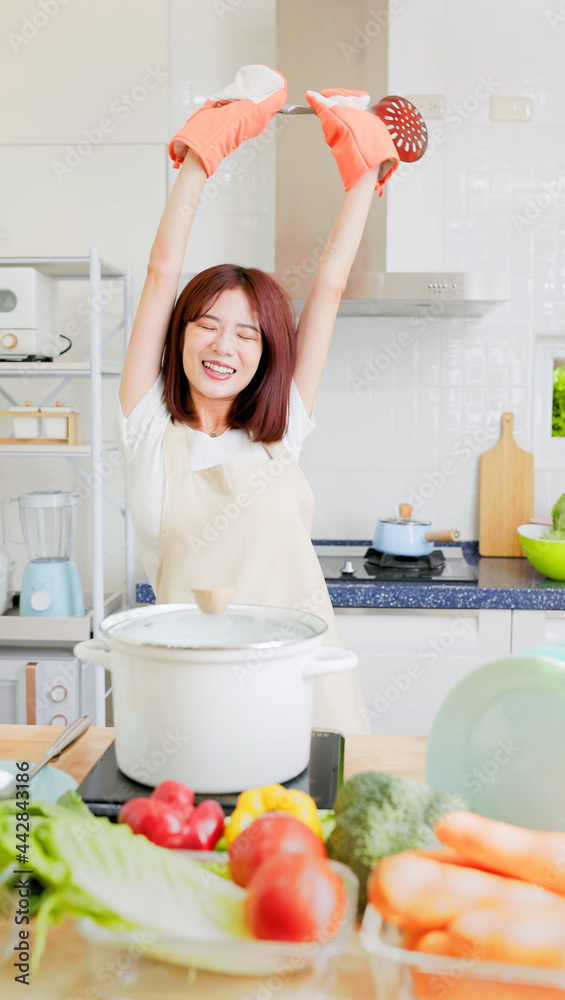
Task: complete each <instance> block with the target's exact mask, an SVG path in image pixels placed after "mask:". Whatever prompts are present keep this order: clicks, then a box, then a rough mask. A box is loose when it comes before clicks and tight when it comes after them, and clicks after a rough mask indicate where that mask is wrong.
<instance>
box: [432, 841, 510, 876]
mask: <svg viewBox="0 0 565 1000" xmlns="http://www.w3.org/2000/svg"><path fill="white" fill-rule="evenodd" d="M412 853H413V854H416V855H417V856H418V857H419V858H431V860H432V861H443V862H444V863H445V862H447V864H450V865H459V867H460V868H476V869H477V870H478V871H481V872H490V874H491V875H500V874H501V872H499V871H495V870H494V869H493V868H490V867H488V866H487V865H481V864H479V863H478V862H476V861H472V860H471V858H467V857H465V855H464V854H461V852H460V851H456V850H455V848H454V847H447V846H446V847H440V848H439V849H438V850H431V849H430V850H426V849H425V848H415V849H414V850H413V852H412Z"/></svg>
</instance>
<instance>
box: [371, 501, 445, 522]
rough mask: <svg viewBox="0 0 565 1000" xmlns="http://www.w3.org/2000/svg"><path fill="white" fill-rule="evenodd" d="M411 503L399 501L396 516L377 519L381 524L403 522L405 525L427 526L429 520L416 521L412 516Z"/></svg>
mask: <svg viewBox="0 0 565 1000" xmlns="http://www.w3.org/2000/svg"><path fill="white" fill-rule="evenodd" d="M412 510H413V507H412V504H409V503H401V504H400V506H399V508H398V517H381V518H379V520H380V521H381V522H382V523H383V524H405V525H418V526H419V527H423V528H429V527H430V525H431V523H432V522H431V521H417V520H416V519H415V518H413V517H412Z"/></svg>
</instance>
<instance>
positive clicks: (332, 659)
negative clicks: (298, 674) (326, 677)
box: [302, 646, 359, 680]
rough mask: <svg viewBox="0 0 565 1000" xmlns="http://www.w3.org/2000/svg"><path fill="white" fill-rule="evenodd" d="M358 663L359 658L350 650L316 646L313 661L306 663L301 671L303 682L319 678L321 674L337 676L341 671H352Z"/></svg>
mask: <svg viewBox="0 0 565 1000" xmlns="http://www.w3.org/2000/svg"><path fill="white" fill-rule="evenodd" d="M358 663H359V657H358V656H356V655H355V653H352V652H351V650H350V649H340V647H339V646H318V648H317V649H316V651H315V657H314V660H313V661H312V662H311V663H308V664H307V666H306V667H305V669H304V670H303V671H302V677H303V679H304V680H309V679H310V678H311V677H320V676H321V675H323V674H339V673H341V672H342V671H343V670H353V669H354V668H355V667H356V666H357V664H358Z"/></svg>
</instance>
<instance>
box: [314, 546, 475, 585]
mask: <svg viewBox="0 0 565 1000" xmlns="http://www.w3.org/2000/svg"><path fill="white" fill-rule="evenodd" d="M316 552H317V554H318V558H319V560H320V565H321V567H322V571H323V573H324V577H325V580H326V582H327V583H349V582H353V583H359V582H360V583H366V582H367V581H370V580H376V581H379V582H386V581H389V582H391V583H392V582H402V583H434V584H435V583H447V584H453V585H457V584H466V585H467V586H469V585H471V586H472V585H473V584H476V583H477V582H478V581H477V576H476V573H475V571H474V570H473V567H472V566H470V565H469V563H468V562H467V561H466V559H465V558H464V557H463V550H462V549H461V547H460V546H449V545H446V546H444V547H443V548H437V547H436V548H434V550H433V552H432V558H431V559H428V558H423V559H413V558H407V557H398V556H397V557H393V558H392V560H390V559H387V560H379V559H378V558H377V555H378V554H376V553H375V552H374V549H371V548H367V546H365V545H362V546H355V545H343V546H341V545H321V546H316ZM379 562H380V563H381V564H379Z"/></svg>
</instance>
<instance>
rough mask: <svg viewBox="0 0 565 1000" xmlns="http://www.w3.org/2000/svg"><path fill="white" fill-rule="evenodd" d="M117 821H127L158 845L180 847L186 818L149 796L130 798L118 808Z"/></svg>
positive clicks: (136, 831)
mask: <svg viewBox="0 0 565 1000" xmlns="http://www.w3.org/2000/svg"><path fill="white" fill-rule="evenodd" d="M118 823H127V824H128V826H130V827H131V829H132V830H133V832H134V833H142V834H143V835H144V836H145V837H147V839H148V840H151V841H152V842H153V843H154V844H158V846H159V847H180V846H181V844H182V842H183V838H184V828H185V824H186V820H184V819H183V817H182V816H179V814H178V812H175V810H174V809H171V807H170V806H168V805H167V804H166V802H161V801H160V800H159V799H153V798H151V797H149V798H147V799H130V801H129V802H126V803H125V805H124V806H122V808H121V810H120V815H119V816H118Z"/></svg>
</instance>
